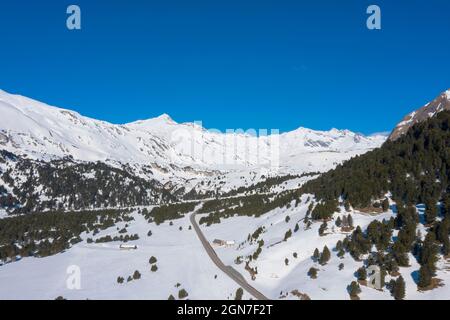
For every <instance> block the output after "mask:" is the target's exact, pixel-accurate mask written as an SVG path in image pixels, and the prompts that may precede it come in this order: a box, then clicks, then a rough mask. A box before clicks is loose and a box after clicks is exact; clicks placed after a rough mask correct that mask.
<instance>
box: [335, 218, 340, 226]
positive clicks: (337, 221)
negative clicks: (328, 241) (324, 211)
mask: <svg viewBox="0 0 450 320" xmlns="http://www.w3.org/2000/svg"><path fill="white" fill-rule="evenodd" d="M335 224H336V227H340V226H341V225H342V220H341V217H337V219H336V222H335Z"/></svg>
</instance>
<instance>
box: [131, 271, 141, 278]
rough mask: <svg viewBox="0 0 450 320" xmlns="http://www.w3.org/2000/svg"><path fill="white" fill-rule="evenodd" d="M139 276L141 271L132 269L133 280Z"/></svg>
mask: <svg viewBox="0 0 450 320" xmlns="http://www.w3.org/2000/svg"><path fill="white" fill-rule="evenodd" d="M140 278H141V273H140V272H139V271H137V270H136V271H134V273H133V279H134V280H138V279H140Z"/></svg>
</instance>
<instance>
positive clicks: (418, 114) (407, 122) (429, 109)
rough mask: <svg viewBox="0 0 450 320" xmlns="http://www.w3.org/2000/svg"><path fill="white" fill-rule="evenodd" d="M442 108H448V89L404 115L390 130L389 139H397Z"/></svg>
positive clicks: (449, 102)
mask: <svg viewBox="0 0 450 320" xmlns="http://www.w3.org/2000/svg"><path fill="white" fill-rule="evenodd" d="M444 110H450V89H449V90H447V91H445V92H443V93H441V94H440V95H439V96H438V97H437V98H436V99H434V100H433V101H431V102H429V103H427V104H426V105H425V106H423V107H422V108H420V109H418V110H415V111H413V112H411V113H410V114H408V115H407V116H406V117H404V118H403V120H402V121H401V122H400V123H398V124H397V126H396V127H395V129H394V130H393V131H392V133H391V135H390V136H389V140H392V141H394V140H396V139H398V138H399V137H400V136H402V135H403V134H405V133H406V132H407V131H408V129H409V128H411V127H412V126H413V125H415V124H416V123H419V122H423V121H425V120H427V119H428V118H431V117H434V116H436V115H437V114H438V113H439V112H441V111H444Z"/></svg>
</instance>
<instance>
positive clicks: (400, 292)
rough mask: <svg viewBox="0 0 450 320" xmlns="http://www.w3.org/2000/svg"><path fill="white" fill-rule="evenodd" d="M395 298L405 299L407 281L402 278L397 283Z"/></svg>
mask: <svg viewBox="0 0 450 320" xmlns="http://www.w3.org/2000/svg"><path fill="white" fill-rule="evenodd" d="M393 296H394V298H395V300H402V299H403V298H405V280H404V279H403V277H402V276H400V277H398V279H397V281H395V285H394V288H393Z"/></svg>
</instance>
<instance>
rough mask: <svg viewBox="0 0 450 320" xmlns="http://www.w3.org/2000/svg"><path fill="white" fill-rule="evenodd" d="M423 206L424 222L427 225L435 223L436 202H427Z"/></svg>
mask: <svg viewBox="0 0 450 320" xmlns="http://www.w3.org/2000/svg"><path fill="white" fill-rule="evenodd" d="M425 206H426V208H425V221H426V222H427V223H428V224H431V223H433V222H434V221H436V217H437V207H436V201H434V200H428V201H427V203H426V204H425Z"/></svg>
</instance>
